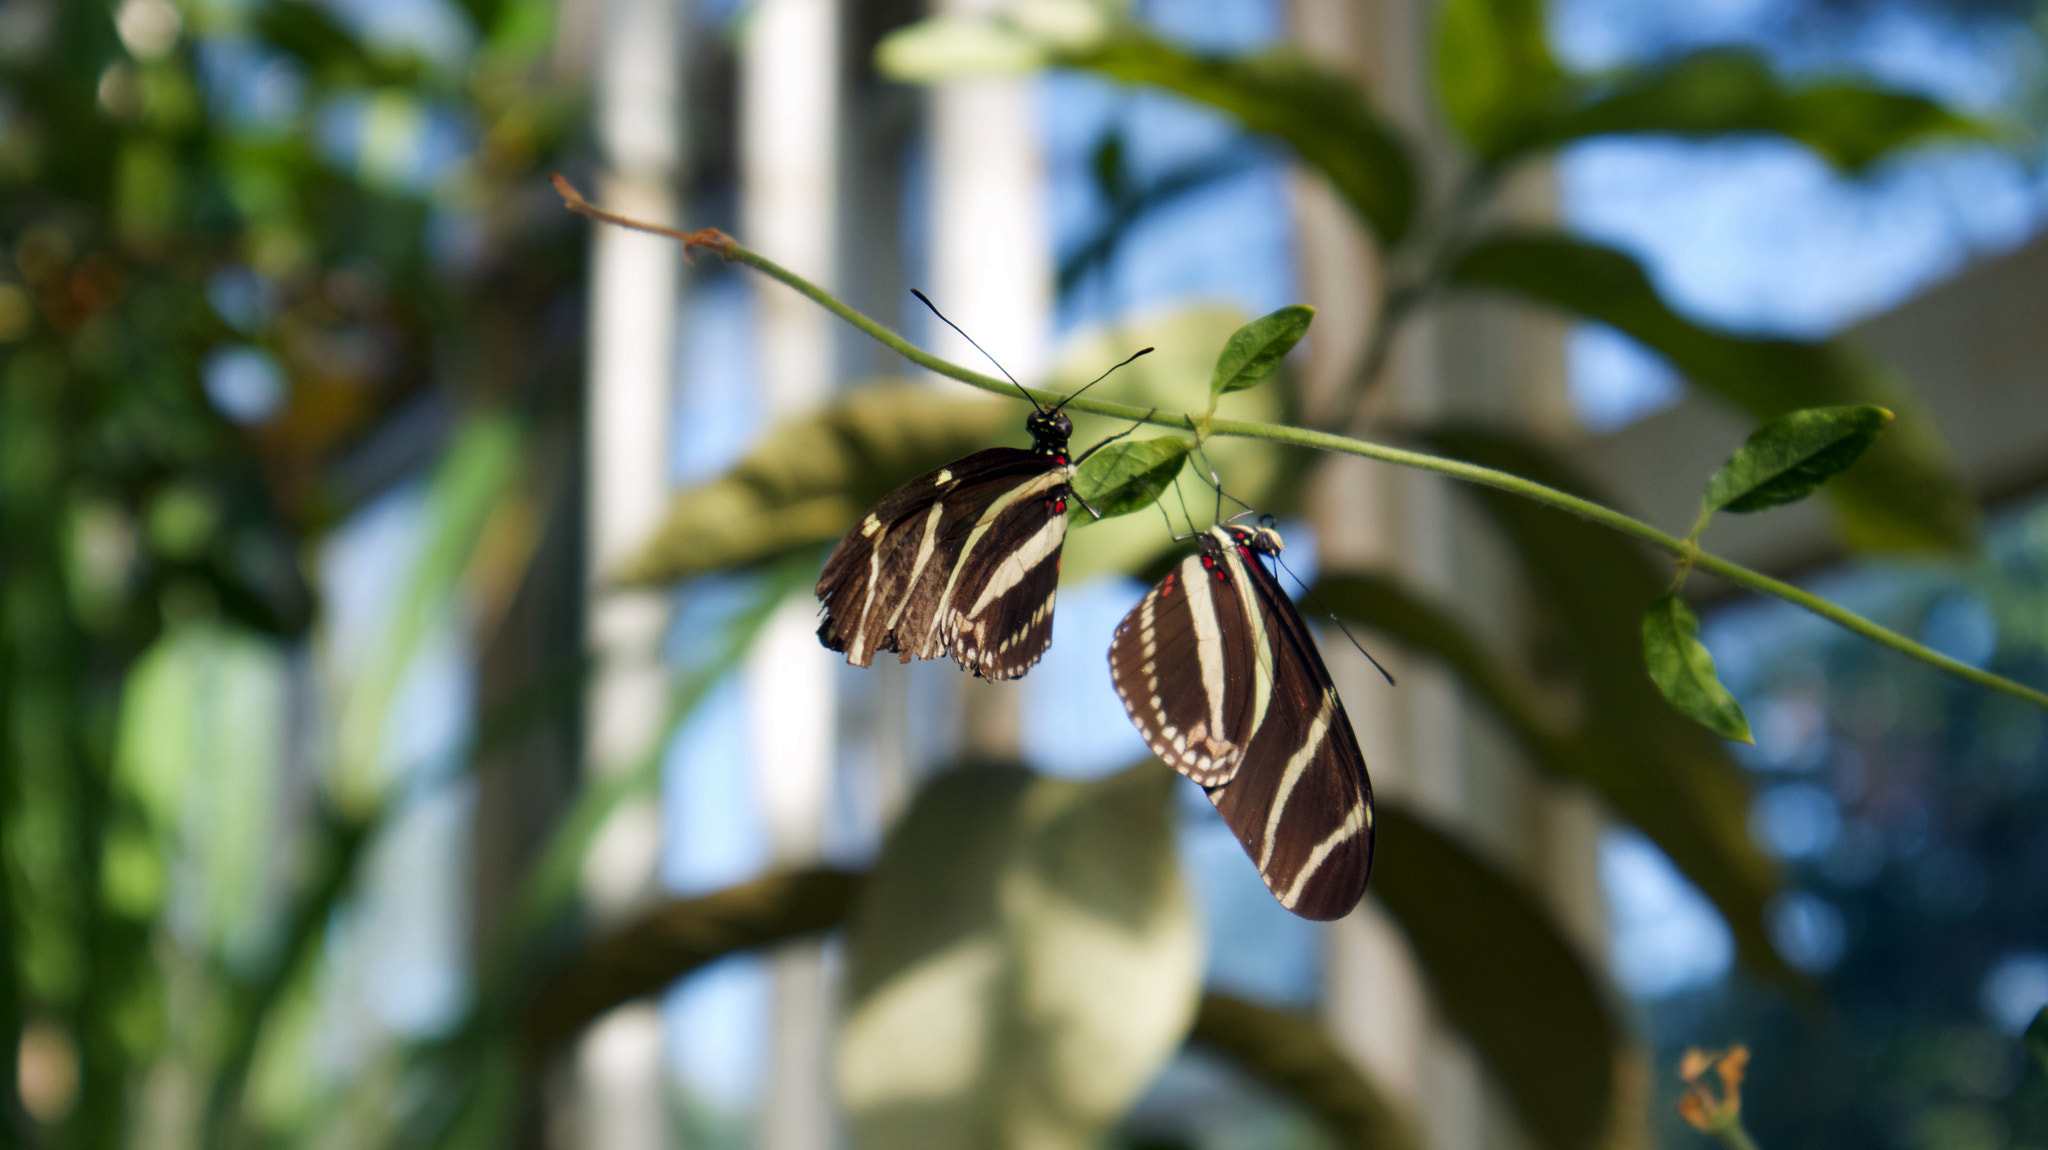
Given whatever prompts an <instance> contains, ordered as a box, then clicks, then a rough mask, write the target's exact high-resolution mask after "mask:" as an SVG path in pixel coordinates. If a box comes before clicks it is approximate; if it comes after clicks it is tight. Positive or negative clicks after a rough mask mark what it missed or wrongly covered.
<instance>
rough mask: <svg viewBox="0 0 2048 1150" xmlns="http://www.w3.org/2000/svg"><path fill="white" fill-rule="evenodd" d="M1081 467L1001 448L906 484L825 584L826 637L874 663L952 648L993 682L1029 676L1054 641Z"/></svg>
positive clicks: (857, 536)
mask: <svg viewBox="0 0 2048 1150" xmlns="http://www.w3.org/2000/svg"><path fill="white" fill-rule="evenodd" d="M1071 480H1072V473H1071V471H1070V469H1069V468H1067V467H1066V466H1065V465H1064V464H1061V463H1058V462H1056V461H1055V460H1053V459H1052V458H1050V457H1048V456H1045V455H1041V454H1038V453H1035V452H1031V451H1025V450H1022V449H1020V448H1010V447H998V448H991V449H989V450H987V451H982V452H977V453H976V454H974V455H970V456H968V457H967V458H965V459H962V460H959V461H958V462H955V463H953V464H950V465H948V466H946V467H942V468H939V469H938V470H936V471H933V472H931V473H929V474H926V475H922V476H919V477H918V478H916V479H913V480H911V481H910V482H908V483H906V484H904V485H903V486H901V487H899V488H897V489H896V490H895V491H892V492H890V493H889V494H888V495H886V496H884V497H883V498H882V500H881V502H879V503H877V504H876V505H875V507H874V508H873V509H872V510H871V511H869V512H868V514H867V515H865V516H863V517H862V518H861V521H860V523H859V525H858V526H856V527H855V528H854V530H852V531H850V532H848V533H847V535H846V537H845V538H844V539H842V540H841V541H840V543H839V546H838V547H837V548H836V549H834V551H833V552H832V557H831V558H830V559H828V560H827V561H826V563H825V570H824V573H823V575H822V576H820V578H819V580H818V587H817V592H818V598H819V599H820V600H822V601H823V603H824V607H825V619H824V621H823V623H822V624H820V626H819V628H818V638H819V640H820V641H822V642H823V643H824V644H825V646H827V647H829V648H831V649H832V650H834V651H841V652H844V653H845V655H846V661H847V662H849V663H852V664H854V665H855V666H859V667H865V666H868V665H869V664H870V663H872V662H873V660H874V656H875V653H876V652H878V651H895V652H898V654H899V656H900V659H901V661H903V662H906V663H907V662H909V661H910V660H911V659H914V658H915V659H934V658H938V657H940V656H941V655H952V656H953V658H954V659H955V660H956V661H958V662H959V663H960V665H961V666H962V667H964V668H966V669H967V670H970V671H973V672H975V673H976V674H978V675H981V676H983V677H985V678H990V679H1011V678H1016V677H1017V676H1019V675H1022V674H1023V673H1024V672H1026V671H1028V670H1030V669H1031V666H1032V665H1033V664H1035V663H1037V662H1038V660H1039V659H1040V658H1041V657H1042V656H1043V655H1044V654H1045V649H1046V647H1047V646H1049V645H1050V644H1051V642H1052V605H1053V594H1054V591H1055V590H1056V588H1057V586H1058V583H1059V558H1060V549H1061V546H1062V545H1063V544H1064V543H1065V541H1066V526H1067V520H1066V501H1067V499H1068V497H1069V483H1070V482H1071Z"/></svg>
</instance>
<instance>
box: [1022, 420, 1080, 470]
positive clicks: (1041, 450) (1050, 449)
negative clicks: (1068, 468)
mask: <svg viewBox="0 0 2048 1150" xmlns="http://www.w3.org/2000/svg"><path fill="white" fill-rule="evenodd" d="M1024 430H1026V431H1028V432H1030V433H1031V450H1033V451H1035V452H1037V453H1038V454H1040V455H1054V456H1059V457H1060V458H1061V459H1063V460H1064V459H1065V457H1066V454H1067V441H1068V440H1070V439H1072V438H1073V437H1074V421H1073V420H1071V419H1068V418H1067V416H1066V413H1065V412H1061V411H1037V412H1033V413H1032V414H1031V415H1030V416H1029V417H1028V418H1026V419H1025V420H1024Z"/></svg>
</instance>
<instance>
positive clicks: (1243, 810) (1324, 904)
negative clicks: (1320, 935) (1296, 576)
mask: <svg viewBox="0 0 2048 1150" xmlns="http://www.w3.org/2000/svg"><path fill="white" fill-rule="evenodd" d="M1230 568H1231V577H1232V579H1233V580H1236V579H1243V580H1245V585H1246V586H1247V587H1248V588H1249V589H1250V590H1251V592H1252V598H1253V600H1254V602H1256V603H1257V604H1258V606H1259V614H1260V617H1261V619H1262V620H1263V622H1264V625H1265V630H1266V633H1267V636H1268V638H1269V640H1270V644H1269V646H1268V647H1267V653H1268V655H1269V657H1270V659H1271V670H1272V700H1271V704H1270V706H1269V707H1268V708H1267V709H1266V713H1265V715H1264V718H1263V721H1261V722H1260V723H1259V724H1258V727H1257V729H1256V730H1254V731H1253V732H1252V734H1251V737H1250V740H1249V745H1248V746H1247V747H1246V749H1245V752H1244V757H1243V761H1242V763H1240V764H1239V766H1238V769H1237V773H1236V775H1235V776H1233V777H1232V778H1231V779H1230V780H1229V781H1228V782H1227V783H1225V784H1223V785H1221V786H1218V787H1214V788H1211V789H1210V791H1209V800H1210V801H1211V802H1213V803H1214V804H1216V809H1217V811H1218V812H1219V813H1221V814H1222V815H1223V819H1224V821H1225V822H1227V823H1229V824H1230V828H1231V830H1233V831H1234V832H1236V834H1237V838H1238V842H1239V843H1241V844H1242V845H1243V846H1244V849H1245V853H1246V854H1248V855H1250V856H1251V858H1252V861H1253V862H1255V863H1257V864H1258V867H1259V876H1260V877H1261V878H1263V879H1264V880H1265V882H1266V887H1267V889H1269V890H1271V891H1272V892H1273V895H1274V897H1276V898H1278V899H1279V900H1280V903H1281V905H1282V906H1285V907H1286V908H1287V909H1288V910H1291V911H1293V912H1294V913H1296V914H1298V915H1301V916H1302V917H1304V918H1316V919H1330V918H1341V917H1343V916H1344V915H1345V914H1348V913H1349V912H1350V911H1351V908H1352V907H1354V906H1356V905H1358V900H1359V899H1360V898H1362V897H1364V895H1365V886H1366V882H1367V880H1368V878H1369V877H1370V876H1371V874H1372V845H1373V818H1372V782H1371V780H1370V779H1369V778H1368V777H1367V775H1366V768H1365V756H1364V754H1363V753H1361V752H1360V751H1359V749H1358V739H1357V736H1356V735H1354V734H1353V733H1352V730H1351V719H1350V717H1349V716H1348V715H1346V714H1345V712H1344V704H1343V702H1342V701H1341V700H1339V699H1338V698H1337V688H1336V687H1335V685H1334V684H1332V683H1331V681H1330V673H1329V670H1328V669H1327V668H1326V667H1324V665H1323V659H1322V655H1321V653H1320V652H1318V651H1317V649H1316V644H1315V640H1314V638H1313V637H1312V636H1311V635H1310V634H1309V630H1308V627H1307V625H1306V624H1304V623H1303V622H1302V619H1301V614H1300V612H1298V611H1296V610H1295V607H1294V604H1293V602H1292V601H1291V600H1289V599H1288V598H1287V594H1286V591H1285V590H1284V589H1283V588H1282V587H1281V586H1280V584H1279V582H1278V581H1276V580H1275V579H1274V578H1273V576H1272V575H1271V573H1269V572H1268V571H1267V570H1266V569H1265V568H1264V567H1263V566H1262V565H1260V563H1259V562H1258V560H1257V559H1256V558H1253V557H1251V556H1250V555H1249V554H1248V553H1243V552H1239V553H1236V554H1234V555H1233V556H1232V562H1231V563H1230Z"/></svg>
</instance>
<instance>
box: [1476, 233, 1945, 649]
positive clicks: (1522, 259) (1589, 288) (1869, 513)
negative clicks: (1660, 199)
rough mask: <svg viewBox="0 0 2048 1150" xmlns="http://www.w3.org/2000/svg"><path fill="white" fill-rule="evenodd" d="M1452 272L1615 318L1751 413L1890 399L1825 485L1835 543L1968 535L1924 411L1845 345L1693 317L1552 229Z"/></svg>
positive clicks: (1922, 545)
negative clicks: (1836, 526) (1892, 416)
mask: <svg viewBox="0 0 2048 1150" xmlns="http://www.w3.org/2000/svg"><path fill="white" fill-rule="evenodd" d="M1452 279H1453V281H1454V282H1456V283H1459V284H1462V285H1464V286H1467V287H1484V288H1498V289H1504V290H1507V291H1510V292H1514V293H1516V294H1519V295H1521V296H1524V297H1526V298H1528V299H1531V300H1534V301H1537V302H1539V303H1543V304H1548V305H1550V306H1553V307H1557V308H1560V309H1562V310H1564V311H1566V312H1569V313H1571V314H1573V315H1577V316H1580V317H1582V318H1585V319H1590V320H1597V321H1599V322H1601V323H1605V324H1608V325H1610V326H1612V327H1615V328H1617V329H1619V330H1620V331H1622V332H1623V333H1625V334H1627V335H1629V336H1630V337H1632V338H1634V339H1636V340H1637V341H1639V342H1641V343H1642V344H1644V345H1645V346H1647V347H1649V348H1651V349H1652V350H1654V351H1656V352H1658V353H1660V354H1661V355H1663V356H1664V357H1665V358H1666V359H1668V360H1669V361H1670V362H1671V364H1672V366H1673V367H1676V368H1677V369H1678V370H1679V371H1681V372H1683V373H1684V374H1685V375H1686V377H1687V378H1689V379H1691V380H1692V382H1693V383H1695V384H1697V385H1699V386H1700V387H1703V388H1705V389H1707V390H1708V391H1711V392H1713V393H1715V394H1716V395H1719V396H1720V397H1721V398H1723V399H1726V400H1728V401H1729V402H1731V403H1733V404H1735V405H1736V406H1738V407H1741V408H1742V409H1743V410H1745V411H1748V412H1749V413H1750V414H1752V415H1754V416H1756V417H1758V418H1759V419H1775V418H1776V417H1778V416H1780V415H1784V414H1786V413H1787V412H1791V411H1795V410H1798V409H1800V408H1807V407H1822V406H1828V405H1837V404H1869V405H1877V406H1882V407H1886V408H1889V409H1891V410H1892V411H1894V412H1896V413H1898V416H1899V418H1898V421H1897V425H1896V426H1895V427H1894V428H1893V429H1892V431H1891V433H1890V434H1888V435H1886V436H1885V437H1884V438H1883V439H1882V440H1881V441H1880V442H1878V443H1877V444H1875V445H1873V446H1872V447H1871V449H1870V450H1869V451H1868V452H1866V453H1865V455H1864V457H1863V458H1862V459H1861V460H1859V461H1858V462H1857V463H1856V465H1855V466H1853V467H1851V468H1849V469H1848V470H1847V471H1844V472H1842V474H1841V475H1840V477H1839V478H1837V479H1836V480H1835V481H1834V482H1833V483H1830V484H1829V485H1828V490H1827V495H1828V498H1829V500H1830V502H1832V504H1833V505H1834V509H1835V512H1836V515H1837V518H1838V520H1839V522H1840V524H1841V529H1842V535H1843V540H1844V542H1846V543H1847V544H1848V545H1849V546H1851V547H1857V548H1869V549H1930V548H1932V549H1946V550H1961V549H1966V548H1967V547H1969V546H1970V543H1971V540H1972V539H1973V538H1974V537H1975V533H1976V527H1977V511H1976V504H1975V502H1974V500H1973V499H1972V498H1971V496H1970V493H1969V489H1968V487H1967V486H1966V485H1965V484H1964V482H1963V481H1962V479H1961V477H1960V476H1959V475H1958V474H1957V472H1956V470H1955V465H1954V463H1953V462H1952V461H1951V460H1950V459H1949V457H1948V453H1947V450H1946V449H1945V448H1944V447H1943V446H1942V443H1941V437H1940V435H1939V434H1938V433H1937V432H1936V430H1935V427H1934V424H1933V421H1932V420H1931V419H1929V418H1928V417H1927V416H1926V415H1925V414H1924V413H1923V412H1922V411H1921V410H1920V409H1919V408H1918V407H1917V405H1915V404H1914V403H1912V401H1911V400H1910V398H1909V397H1907V396H1906V395H1905V394H1904V393H1903V389H1901V388H1899V387H1898V386H1897V384H1896V382H1895V381H1894V380H1893V379H1892V378H1891V377H1890V376H1889V375H1888V374H1887V373H1885V372H1884V371H1882V370H1881V369H1879V368H1878V367H1877V366H1876V365H1874V364H1873V363H1871V362H1870V361H1869V360H1868V359H1866V358H1865V357H1864V356H1862V355H1861V354H1859V353H1857V352H1856V351H1855V350H1854V349H1852V348H1850V347H1849V346H1847V345H1846V344H1843V343H1840V342H1826V343H1807V342H1801V341H1796V340H1773V339H1743V338H1739V337H1736V336H1731V335H1725V334H1722V333H1720V332H1716V331H1712V330H1710V329H1707V328H1704V327H1701V326H1700V325H1698V324H1695V323H1693V322H1691V321H1689V320H1687V319H1684V318H1682V317H1681V316H1679V315H1677V314H1676V313H1674V312H1673V311H1672V310H1671V308H1670V307H1669V306H1668V305H1666V304H1665V302H1664V300H1663V297H1662V296H1660V295H1659V294H1658V293H1657V290H1656V289H1655V288H1654V287H1652V286H1651V285H1650V280H1649V277H1648V276H1647V275H1645V274H1644V273H1643V269H1642V268H1641V266H1639V265H1638V264H1637V263H1636V261H1635V260H1634V259H1632V258H1630V257H1629V256H1627V255H1624V254H1623V253H1621V252H1619V251H1616V250H1614V249H1612V248H1607V247H1602V246H1600V245H1598V244H1592V243H1588V242H1586V241H1583V240H1579V239H1574V238H1572V237H1570V236H1566V235H1562V234H1557V233H1520V234H1499V235H1495V236H1492V237H1489V238H1487V239H1484V240H1482V241H1480V242H1479V243H1477V244H1475V245H1474V246H1473V247H1472V248H1471V249H1469V250H1468V251H1467V252H1466V253H1465V254H1464V255H1463V256H1461V257H1460V258H1459V260H1458V262H1457V264H1456V266H1455V267H1454V268H1453V271H1452ZM1631 646H1633V644H1631Z"/></svg>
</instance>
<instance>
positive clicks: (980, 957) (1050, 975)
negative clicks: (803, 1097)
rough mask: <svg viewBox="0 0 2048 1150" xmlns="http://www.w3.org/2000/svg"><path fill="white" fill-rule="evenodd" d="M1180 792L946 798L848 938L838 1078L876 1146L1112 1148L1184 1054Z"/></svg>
mask: <svg viewBox="0 0 2048 1150" xmlns="http://www.w3.org/2000/svg"><path fill="white" fill-rule="evenodd" d="M1173 780H1174V776H1173V775H1172V774H1171V772H1168V771H1167V770H1166V769H1165V768H1163V767H1161V766H1160V765H1159V764H1157V763H1147V764H1145V765H1143V766H1141V767H1138V768H1134V769H1133V770H1130V771H1126V772H1124V773H1122V774H1119V775H1115V776H1112V777H1110V778H1107V779H1103V780H1100V781H1097V782H1090V783H1077V782H1071V781H1065V780H1054V779H1040V778H1036V777H1034V776H1033V775H1031V773H1030V772H1028V771H1025V770H1022V769H1019V768H1013V767H994V766H987V767H981V766H969V767H963V768H959V769H956V770H953V771H949V772H947V773H945V774H942V775H939V776H938V777H937V778H936V779H934V780H933V781H932V783H931V784H929V785H928V786H927V787H926V789H925V791H924V793H923V794H922V795H920V796H919V797H918V799H917V801H916V803H914V804H913V806H912V807H911V809H910V811H909V813H908V814H906V815H905V816H904V818H903V820H902V821H901V822H900V823H899V824H898V825H897V828H896V830H895V831H894V832H893V833H892V834H891V835H890V837H889V840H888V842H887V843H885V844H884V846H883V848H882V856H881V859H880V860H879V861H878V862H877V864H876V866H875V869H874V871H873V873H872V874H871V875H870V877H869V880H868V883H867V885H866V886H865V887H864V889H863V890H862V892H861V896H860V899H859V901H858V903H857V905H856V909H855V911H854V916H853V920H852V923H851V924H850V926H849V928H848V931H847V940H846V953H847V1002H848V1006H847V1013H846V1022H845V1027H844V1029H843V1031H842V1033H841V1035H840V1040H839V1056H838V1068H839V1069H838V1074H839V1085H840V1092H841V1094H842V1096H843V1098H844V1099H845V1102H846V1106H847V1110H848V1114H849V1117H850V1119H851V1121H852V1125H853V1129H854V1132H855V1136H856V1141H857V1142H858V1143H859V1144H861V1145H864V1146H876V1147H882V1146H918V1147H927V1148H932V1150H943V1148H946V1147H963V1148H965V1147H1005V1146H1032V1147H1067V1146H1071V1147H1088V1146H1094V1145H1096V1144H1097V1143H1098V1142H1099V1140H1100V1139H1101V1138H1102V1137H1103V1135H1104V1134H1105V1133H1106V1132H1107V1131H1108V1129H1109V1127H1110V1126H1111V1125H1112V1124H1114V1123H1115V1122H1116V1121H1117V1119H1118V1118H1120V1117H1121V1116H1122V1115H1123V1113H1124V1111H1125V1110H1126V1109H1128V1107H1129V1106H1130V1104H1131V1103H1132V1102H1134V1101H1135V1100H1136V1099H1137V1097H1138V1095H1139V1093H1140V1092H1142V1091H1143V1090H1144V1088H1145V1087H1146V1086H1147V1085H1148V1084H1149V1083H1150V1082H1151V1080H1152V1078H1153V1076H1154V1075H1155V1074H1156V1073H1157V1072H1158V1070H1159V1068H1160V1067H1161V1066H1162V1065H1164V1063H1165V1061H1166V1060H1167V1059H1168V1058H1169V1057H1171V1056H1172V1054H1173V1051H1174V1050H1175V1049H1177V1048H1178V1047H1179V1046H1180V1044H1181V1042H1182V1040H1183V1039H1184V1038H1185V1037H1186V1035H1187V1032H1188V1027H1189V1025H1190V1023H1191V1022H1192V1021H1193V1018H1194V1014H1195V1006H1196V1000H1197V997H1198V992H1199V980H1200V975H1201V953H1200V952H1201V945H1200V940H1199V936H1198V933H1197V931H1196V929H1195V924H1194V918H1193V915H1192V912H1191V910H1190V908H1189V905H1188V901H1187V896H1186V893H1185V891H1184V890H1183V889H1182V885H1181V881H1180V876H1179V872H1178V869H1177V866H1176V862H1175V855H1174V846H1173V833H1172V824H1171V819H1170V817H1169V806H1168V802H1167V798H1168V794H1169V791H1170V788H1171V787H1172V786H1173Z"/></svg>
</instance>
